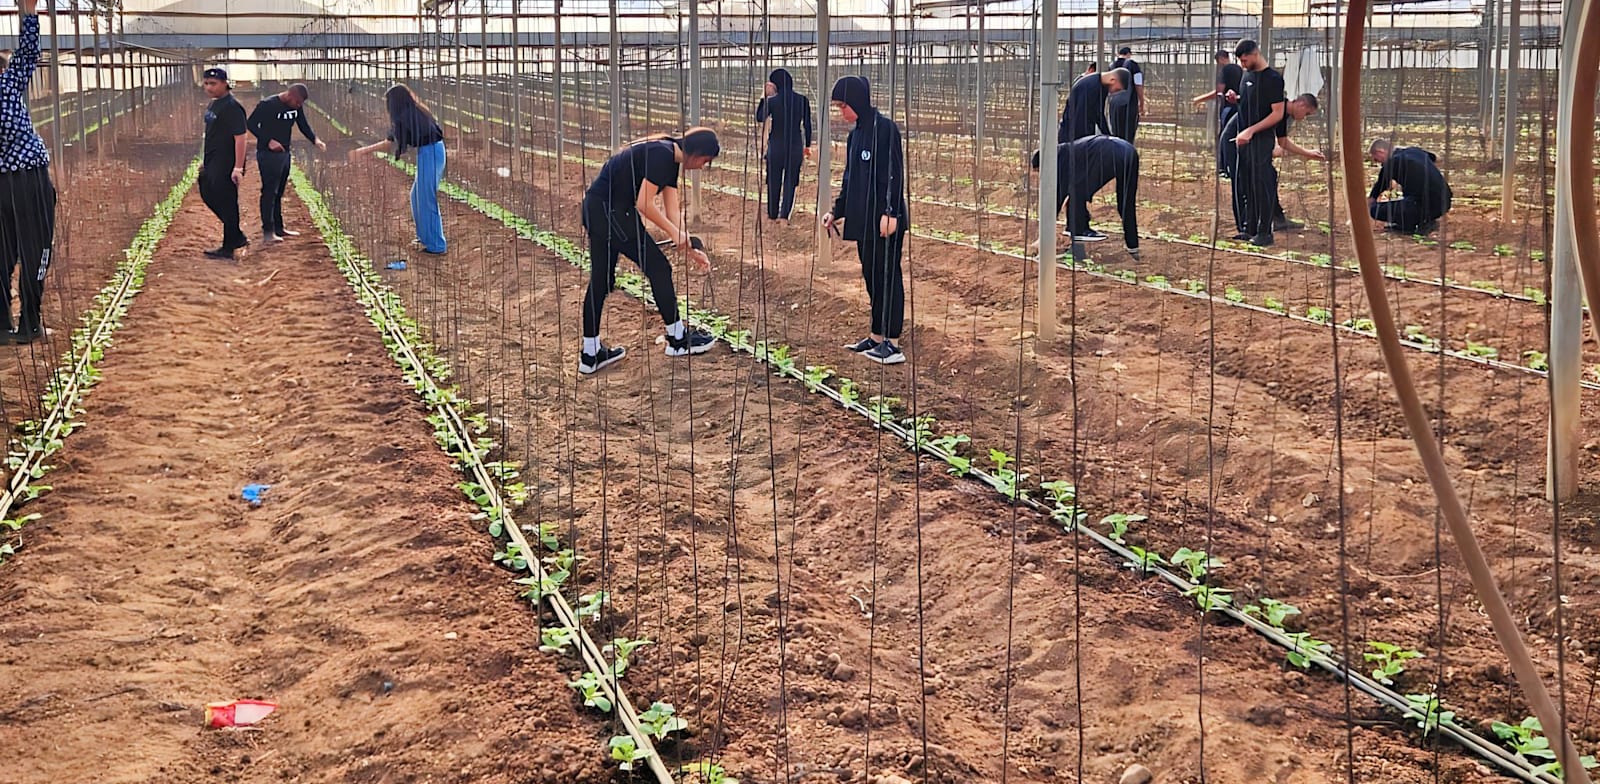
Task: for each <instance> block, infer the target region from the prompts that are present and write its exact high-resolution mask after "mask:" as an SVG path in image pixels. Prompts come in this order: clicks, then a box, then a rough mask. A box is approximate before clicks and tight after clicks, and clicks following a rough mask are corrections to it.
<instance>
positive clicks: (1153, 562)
mask: <svg viewBox="0 0 1600 784" xmlns="http://www.w3.org/2000/svg"><path fill="white" fill-rule="evenodd" d="M1128 550H1129V551H1131V552H1132V553H1133V560H1132V561H1128V562H1126V563H1124V564H1123V566H1126V567H1128V568H1129V569H1133V570H1135V571H1138V572H1140V573H1141V574H1149V573H1150V571H1151V570H1153V569H1155V568H1156V567H1158V566H1164V565H1166V563H1167V561H1166V559H1164V558H1162V557H1161V553H1158V552H1156V551H1154V550H1146V549H1144V548H1142V547H1138V546H1134V545H1129V547H1128Z"/></svg>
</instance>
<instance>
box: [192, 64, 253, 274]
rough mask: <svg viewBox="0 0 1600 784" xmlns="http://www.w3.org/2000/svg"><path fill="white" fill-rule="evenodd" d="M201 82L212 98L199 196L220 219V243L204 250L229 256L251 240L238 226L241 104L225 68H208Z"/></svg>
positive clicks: (241, 173) (242, 129)
mask: <svg viewBox="0 0 1600 784" xmlns="http://www.w3.org/2000/svg"><path fill="white" fill-rule="evenodd" d="M201 76H202V81H201V86H202V87H204V88H205V91H206V95H207V96H208V97H210V98H211V105H210V106H207V107H206V114H205V120H206V140H205V147H204V151H203V153H202V157H201V159H200V199H201V200H202V201H204V202H205V203H206V206H207V207H209V208H210V209H211V212H212V213H213V214H215V215H216V216H217V218H218V219H219V220H221V221H222V245H221V246H219V247H218V248H217V249H216V250H208V251H206V252H205V253H206V255H207V256H210V257H211V258H214V259H231V258H233V252H234V251H236V250H238V249H240V248H242V247H244V246H246V245H249V244H250V239H249V238H248V237H246V236H244V231H243V230H241V229H240V228H239V183H240V182H243V181H244V144H245V117H244V107H243V106H241V105H240V104H239V101H238V99H236V98H234V97H233V88H232V87H230V86H228V72H227V71H224V70H223V69H221V68H207V69H206V70H205V73H203V74H202V75H201Z"/></svg>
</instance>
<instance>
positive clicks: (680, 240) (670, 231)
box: [635, 179, 689, 245]
mask: <svg viewBox="0 0 1600 784" xmlns="http://www.w3.org/2000/svg"><path fill="white" fill-rule="evenodd" d="M665 194H670V195H665ZM658 195H660V196H661V197H662V200H663V201H667V200H669V199H670V200H671V201H677V198H678V189H677V188H662V187H661V186H660V185H657V184H655V183H653V182H651V181H650V180H648V179H646V180H645V181H644V182H641V183H639V198H638V201H637V202H635V206H636V208H637V209H638V210H639V217H641V218H644V219H645V220H647V221H650V222H651V223H653V224H655V226H656V228H658V229H660V230H662V231H663V232H666V235H667V239H669V240H672V244H674V245H686V244H688V242H689V235H688V233H687V232H685V231H684V230H683V229H680V228H678V224H676V223H674V222H673V221H672V219H671V218H669V217H667V216H666V215H665V214H663V213H662V211H661V207H659V206H657V205H656V196H658ZM668 209H669V210H670V209H671V204H670V203H669V204H668Z"/></svg>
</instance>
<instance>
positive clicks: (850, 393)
mask: <svg viewBox="0 0 1600 784" xmlns="http://www.w3.org/2000/svg"><path fill="white" fill-rule="evenodd" d="M839 399H841V400H843V401H844V402H845V405H855V402H856V401H857V400H860V399H861V392H860V391H859V390H857V389H856V382H854V381H851V380H850V379H848V378H841V379H839Z"/></svg>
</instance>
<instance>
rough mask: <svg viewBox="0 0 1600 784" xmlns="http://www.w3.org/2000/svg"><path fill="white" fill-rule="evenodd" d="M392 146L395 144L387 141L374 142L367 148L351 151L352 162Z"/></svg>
mask: <svg viewBox="0 0 1600 784" xmlns="http://www.w3.org/2000/svg"><path fill="white" fill-rule="evenodd" d="M391 144H393V142H391V141H389V140H388V139H385V140H383V141H381V142H373V143H371V144H369V145H367V146H365V147H357V148H356V149H354V150H351V151H350V160H352V161H354V160H359V159H360V158H362V157H363V156H366V155H371V154H372V153H375V152H377V151H379V150H381V149H383V148H385V147H388V146H390V145H391Z"/></svg>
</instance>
